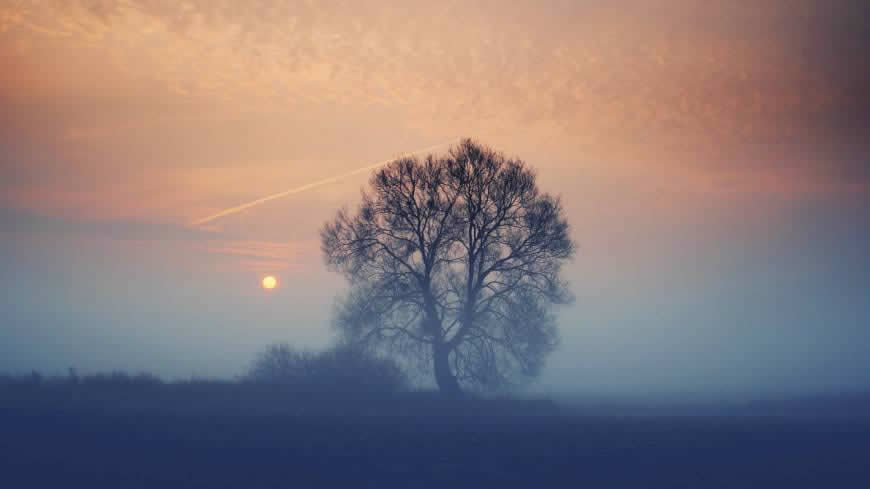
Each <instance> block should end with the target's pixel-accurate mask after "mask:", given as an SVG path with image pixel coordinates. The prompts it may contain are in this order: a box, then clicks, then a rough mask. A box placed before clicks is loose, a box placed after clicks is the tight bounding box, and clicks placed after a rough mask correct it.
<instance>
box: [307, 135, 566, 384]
mask: <svg viewBox="0 0 870 489" xmlns="http://www.w3.org/2000/svg"><path fill="white" fill-rule="evenodd" d="M321 241H322V250H323V253H324V255H325V258H326V262H327V264H328V265H329V266H330V267H331V268H333V269H335V270H337V271H339V272H341V273H343V274H344V275H345V277H346V278H347V280H348V282H349V283H350V285H351V289H350V292H349V294H348V295H347V296H346V297H345V298H344V300H343V301H342V302H341V304H340V306H339V308H338V314H337V325H338V327H339V328H340V330H341V331H342V332H343V333H344V334H345V336H346V337H347V338H348V339H349V340H350V341H352V342H354V343H355V344H360V345H365V346H366V347H371V348H376V349H386V350H388V351H390V352H391V353H394V354H398V355H403V356H405V357H406V358H411V359H415V360H416V361H418V362H419V363H418V364H419V365H424V366H427V368H431V371H432V372H433V373H434V377H435V380H436V382H437V384H438V386H439V388H440V389H441V391H442V392H444V393H446V394H450V395H456V394H459V393H460V391H461V387H460V383H462V384H465V385H467V386H469V387H472V388H477V389H503V388H506V387H509V386H511V385H513V384H515V383H516V382H517V381H520V380H521V379H527V378H531V377H533V376H535V375H536V374H537V373H538V372H539V370H540V367H541V365H542V364H543V360H544V358H545V357H546V355H547V354H548V353H549V352H551V351H552V350H553V348H554V347H555V345H556V342H557V331H556V326H555V320H554V317H553V315H552V314H551V312H550V306H551V305H553V304H560V303H565V302H567V301H569V300H570V296H569V294H568V292H567V287H566V284H565V283H564V282H563V280H562V279H561V278H560V271H561V266H562V264H563V263H564V262H565V261H566V260H568V259H569V258H571V257H572V255H573V253H574V249H575V246H574V243H573V241H572V240H571V238H570V237H569V228H568V224H567V222H566V220H565V218H564V216H563V212H562V206H561V204H560V202H559V199H557V198H554V197H551V196H550V195H548V194H545V193H541V192H540V191H539V190H538V187H537V185H536V182H535V173H534V172H533V171H532V170H531V169H530V168H528V167H527V165H526V164H525V163H524V162H523V161H520V160H515V159H508V158H506V157H505V156H504V155H502V154H501V153H497V152H495V151H493V150H491V149H489V148H487V147H484V146H481V145H479V144H477V143H475V142H473V141H471V140H468V139H466V140H464V141H463V142H462V143H461V144H459V145H458V146H457V147H455V148H452V149H451V150H450V151H449V153H448V154H447V155H445V156H442V157H436V156H433V155H429V156H427V157H426V158H424V159H423V160H420V159H417V158H411V157H406V158H400V159H397V160H396V161H393V162H392V163H390V164H389V165H387V166H386V167H384V168H383V169H381V170H379V171H377V172H376V173H375V175H374V176H373V177H372V179H371V182H370V190H369V191H368V192H365V193H364V194H363V198H362V204H361V205H360V207H359V210H358V211H357V212H356V213H355V214H353V215H351V214H349V213H348V212H347V211H340V212H339V213H338V215H337V216H336V218H335V219H334V220H333V221H332V222H330V223H328V224H327V225H326V226H325V227H324V228H323V230H322V232H321Z"/></svg>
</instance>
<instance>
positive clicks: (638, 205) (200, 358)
mask: <svg viewBox="0 0 870 489" xmlns="http://www.w3.org/2000/svg"><path fill="white" fill-rule="evenodd" d="M722 3H726V2H722ZM759 3H761V5H759ZM861 6H862V5H861V2H857V1H848V0H835V1H833V2H823V1H821V0H794V1H792V0H788V1H787V0H773V1H768V2H755V1H748V0H747V1H743V0H741V1H736V2H727V5H714V4H711V2H704V1H700V0H697V1H696V0H674V1H667V2H665V1H639V0H638V1H631V0H619V1H615V2H591V1H552V2H545V3H543V4H542V3H541V2H525V1H520V2H510V5H508V4H507V3H506V2H505V3H502V2H488V1H484V2H477V3H476V4H475V5H473V6H470V5H467V4H466V2H457V1H446V2H376V3H375V4H374V5H368V4H367V5H365V6H363V5H362V4H358V3H357V2H340V1H325V2H278V1H268V0H258V1H249V2H236V1H231V0H226V1H209V0H193V1H187V2H173V1H162V0H117V1H111V0H101V1H96V2H94V1H84V0H45V1H41V2H22V1H10V0H0V155H2V156H0V288H2V290H3V291H4V293H3V294H2V296H0V321H2V322H0V372H28V371H30V370H31V369H37V370H41V371H45V372H63V371H66V369H67V368H68V367H71V366H73V367H77V368H78V369H79V370H80V371H83V372H88V371H95V370H111V369H123V370H130V371H138V370H147V371H151V372H154V373H156V374H160V375H164V376H168V377H176V376H178V377H187V376H190V375H192V374H193V375H198V376H227V377H228V376H234V375H237V374H240V373H241V372H242V371H243V370H244V369H245V368H246V367H247V366H248V364H249V362H250V360H251V359H252V358H253V355H254V353H255V352H256V351H258V350H260V349H261V348H262V347H263V346H264V345H266V344H268V343H272V342H276V341H284V342H289V343H292V344H295V345H300V346H312V347H316V346H319V345H324V344H326V343H328V342H329V341H330V339H331V335H332V331H331V329H330V326H329V325H330V319H331V311H332V304H333V301H334V299H335V298H336V296H337V295H338V294H339V293H340V291H341V290H343V288H344V283H343V281H342V279H341V277H339V276H338V275H336V274H333V273H330V272H328V271H327V270H326V267H325V266H324V264H323V260H322V257H321V254H320V248H319V238H318V230H319V229H320V227H321V226H322V225H323V224H324V223H325V222H326V221H327V220H328V219H329V218H331V217H332V216H333V215H334V214H335V212H336V211H337V210H338V209H340V208H341V207H342V206H349V207H350V208H353V207H355V206H356V205H357V204H358V202H359V200H360V199H359V189H360V188H361V187H362V186H364V185H365V184H366V181H367V178H368V176H367V175H368V174H367V173H360V174H355V175H351V176H349V177H347V178H345V179H342V180H340V181H336V182H329V183H328V184H326V185H321V186H317V187H314V188H310V189H307V190H306V191H305V192H299V193H294V194H292V195H287V196H285V197H283V198H280V199H274V200H270V201H268V202H264V203H262V204H260V205H257V206H252V207H250V208H247V209H244V210H241V211H240V212H237V213H234V214H230V215H226V216H223V217H221V218H220V219H215V220H212V221H209V222H207V223H202V224H200V225H194V224H191V223H193V222H196V221H197V220H201V219H203V218H206V217H208V216H212V215H214V214H216V213H218V212H220V211H222V210H224V209H229V208H233V207H235V206H238V205H240V204H244V203H246V202H251V201H255V200H257V199H260V198H263V197H266V196H270V195H274V194H277V193H279V192H283V191H286V190H288V189H295V188H299V187H303V186H306V185H309V184H311V183H316V182H320V181H323V180H325V179H330V178H332V177H335V176H339V175H344V174H346V173H349V172H352V171H354V170H356V169H359V168H362V167H366V166H369V165H372V164H374V163H377V162H379V161H383V160H385V159H387V158H391V157H393V156H397V155H399V154H400V153H403V152H410V151H415V150H418V149H421V148H428V147H431V146H432V145H435V144H439V143H442V142H444V141H452V140H454V139H455V138H456V137H458V136H470V137H473V138H475V139H477V140H478V141H480V142H482V143H485V144H488V145H491V146H492V147H493V148H495V149H497V150H500V151H504V152H505V153H506V154H508V155H511V156H514V155H515V156H518V157H520V158H522V159H524V160H525V161H527V162H528V163H529V164H530V165H532V166H533V167H535V168H536V169H537V171H538V179H539V184H540V186H541V188H542V189H543V190H545V191H547V192H551V193H554V194H559V195H561V197H562V201H563V204H564V207H565V214H566V216H567V218H568V220H569V222H570V224H571V225H572V232H573V237H574V238H575V239H576V241H577V242H578V244H579V249H578V252H577V256H576V259H575V260H574V261H573V263H572V264H571V265H570V266H569V268H568V270H567V273H566V276H567V278H568V279H569V280H570V281H571V283H572V289H573V291H574V294H575V295H576V298H577V300H576V302H575V303H574V304H573V305H571V306H568V307H565V308H562V309H560V310H559V316H560V329H561V336H562V341H561V345H560V348H559V349H558V350H557V351H556V352H555V353H554V354H553V355H552V357H551V358H550V360H549V362H548V366H547V368H546V369H545V370H544V372H543V374H542V376H541V379H540V381H539V383H538V385H537V387H536V389H539V390H544V391H547V392H559V393H572V394H589V393H593V394H616V395H638V394H645V393H660V394H661V393H671V394H683V395H701V396H708V395H709V396H733V395H752V396H760V395H771V394H808V393H818V392H836V391H840V390H848V391H854V390H868V389H870V355H868V354H867V353H868V347H870V300H868V290H870V257H868V253H867V251H866V250H868V249H870V226H868V223H870V160H868V155H870V152H868V150H870V148H868V138H867V136H868V134H870V131H868V129H870V117H868V114H870V95H868V92H867V89H866V87H867V86H870V62H868V61H867V59H868V57H867V56H866V52H867V48H868V47H870V31H868V28H867V26H866V22H865V21H864V17H863V16H862V15H861V9H860V7H861ZM443 149H444V148H441V149H438V150H437V151H443ZM267 275H272V276H274V277H276V282H277V287H276V288H274V289H272V290H269V291H266V290H263V288H261V282H262V280H263V279H264V277H266V276H267Z"/></svg>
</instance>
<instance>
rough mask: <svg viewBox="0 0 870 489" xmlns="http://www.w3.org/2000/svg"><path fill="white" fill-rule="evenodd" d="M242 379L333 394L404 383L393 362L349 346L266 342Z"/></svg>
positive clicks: (386, 389) (380, 389)
mask: <svg viewBox="0 0 870 489" xmlns="http://www.w3.org/2000/svg"><path fill="white" fill-rule="evenodd" d="M245 379H246V380H247V381H249V382H259V383H269V384H280V385H284V386H287V387H289V388H295V389H298V390H304V391H307V392H312V391H317V392H331V393H336V394H346V393H350V392H358V393H385V392H394V391H398V390H401V389H404V388H405V387H406V384H407V380H406V378H405V374H404V373H403V372H402V370H401V368H399V366H398V365H397V364H396V362H394V361H392V360H390V359H387V358H380V357H378V356H376V355H374V354H372V353H370V352H366V351H362V350H359V349H356V348H353V347H352V346H350V345H339V346H336V347H333V348H331V349H328V350H325V351H322V352H317V353H315V352H310V351H305V350H295V349H293V348H291V347H290V346H289V345H287V344H283V343H282V344H274V345H269V346H268V347H266V349H265V350H263V351H262V352H261V353H260V354H259V355H258V356H257V357H256V359H255V360H254V362H253V364H252V365H251V369H250V370H249V371H248V374H247V376H246V377H245Z"/></svg>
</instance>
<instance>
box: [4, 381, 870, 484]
mask: <svg viewBox="0 0 870 489" xmlns="http://www.w3.org/2000/svg"><path fill="white" fill-rule="evenodd" d="M218 390H220V389H218ZM7 394H8V393H7ZM199 397H203V396H199ZM10 399H11V396H8V395H7V396H6V398H5V402H4V404H2V407H0V479H2V481H3V482H2V483H0V486H2V487H8V488H15V489H18V488H29V487H47V488H58V487H66V488H69V487H86V488H97V487H111V488H126V487H141V488H146V487H148V488H151V487H154V488H169V487H208V488H281V487H287V488H290V487H296V488H317V487H363V488H368V487H372V488H374V487H377V488H392V487H396V488H415V487H420V488H423V487H438V488H455V487H480V488H487V487H493V488H494V487H590V488H607V487H626V488H647V487H662V488H743V487H745V488H776V487H786V488H803V487H806V488H851V487H854V488H865V487H870V464H868V460H870V420H868V419H867V418H860V417H831V418H824V417H822V418H819V417H806V416H803V417H788V416H750V415H740V416H724V415H703V416H701V415H697V416H688V415H684V416H666V415H643V416H625V415H620V416H616V415H614V416H606V415H601V414H596V415H588V414H587V415H580V414H577V413H574V412H566V411H565V410H564V409H563V410H561V411H560V410H558V409H550V408H548V404H547V403H526V404H524V405H523V407H522V408H518V409H508V408H505V406H508V405H510V401H491V402H489V403H488V404H487V403H483V402H468V403H466V404H462V403H449V404H448V403H443V402H442V403H439V402H437V401H433V400H427V399H417V400H412V401H408V400H401V399H397V400H391V401H389V404H390V405H391V406H392V407H390V408H384V409H382V410H380V412H381V413H384V412H385V410H389V412H392V413H393V414H391V415H386V414H381V415H378V414H371V413H376V412H378V410H376V409H374V407H373V404H372V403H371V402H369V401H364V400H359V399H357V400H354V399H348V400H346V401H345V403H344V404H343V406H342V410H341V412H339V411H338V410H334V411H333V412H332V414H329V415H319V414H316V413H315V412H312V411H307V412H297V413H283V412H281V410H279V409H272V410H269V409H265V410H259V411H257V410H251V409H247V408H246V407H245V406H244V403H242V404H241V405H236V406H233V407H232V408H221V409H214V405H212V406H211V407H209V408H205V407H202V406H204V405H202V404H201V405H200V406H199V407H196V408H193V409H157V408H155V407H154V406H147V407H143V406H141V405H140V406H138V407H130V406H127V407H126V408H123V409H119V408H117V407H116V406H115V404H111V403H108V404H107V403H106V402H102V403H92V404H89V405H85V404H81V403H78V404H76V403H75V402H70V403H69V404H68V405H59V404H57V403H55V402H54V401H52V402H50V403H41V404H39V403H35V404H32V405H25V404H26V403H25V402H24V401H22V399H21V396H20V395H19V396H18V398H17V399H12V400H10ZM164 399H165V397H164ZM379 402H384V401H379ZM299 404H305V402H304V401H303V400H300V401H299ZM309 404H310V403H309ZM385 405H386V404H385ZM398 405H404V407H405V409H397V406H398ZM424 406H425V407H424ZM169 407H171V406H169ZM382 407H383V406H382ZM487 410H494V411H496V412H499V413H500V414H496V415H494V416H485V415H484V414H483V413H485V412H486V411H487ZM415 412H420V413H421V414H419V415H418V414H414V413H415ZM439 412H440V413H441V414H439ZM364 413H370V414H364Z"/></svg>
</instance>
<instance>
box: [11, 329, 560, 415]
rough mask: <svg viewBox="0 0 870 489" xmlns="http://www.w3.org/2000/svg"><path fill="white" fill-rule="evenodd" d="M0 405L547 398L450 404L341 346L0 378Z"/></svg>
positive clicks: (522, 408)
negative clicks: (143, 368)
mask: <svg viewBox="0 0 870 489" xmlns="http://www.w3.org/2000/svg"><path fill="white" fill-rule="evenodd" d="M0 408H13V409H14V408H24V409H42V410H57V409H62V410H80V409H87V410H94V409H98V410H104V411H118V410H121V411H130V410H133V411H141V410H144V411H161V412H168V413H180V412H181V413H183V412H206V413H239V414H306V415H308V414H311V415H321V414H324V415H330V414H336V415H354V414H361V415H403V414H408V415H420V414H426V413H431V414H436V415H438V414H440V415H458V416H477V415H486V416H489V415H493V414H495V415H498V414H552V413H553V412H554V409H555V406H554V404H553V403H552V402H549V401H519V400H509V399H507V398H501V399H491V398H490V399H480V398H473V397H471V396H468V397H466V398H465V399H463V400H461V401H458V400H455V399H452V400H449V399H445V398H443V396H442V395H441V394H439V393H438V392H437V391H431V390H421V389H415V388H414V387H413V386H412V384H411V382H409V380H408V378H407V376H406V375H405V373H404V372H403V371H402V369H401V368H400V367H399V366H398V365H397V364H396V363H395V362H394V361H392V360H390V359H386V358H382V357H378V356H376V355H373V354H370V353H366V352H363V351H359V350H355V349H352V348H347V347H333V348H330V349H328V350H325V351H321V352H311V351H304V350H297V349H294V348H291V347H290V346H288V345H284V344H278V345H271V346H269V347H267V348H266V349H264V350H263V351H262V352H261V353H260V354H259V355H258V356H257V357H256V359H255V360H254V362H253V363H252V365H251V367H250V368H249V369H248V371H247V372H245V373H244V374H243V375H241V376H239V377H237V378H235V379H202V378H191V379H186V380H172V381H167V380H164V379H161V378H160V377H158V376H156V375H153V374H150V373H138V374H129V373H126V372H121V371H116V372H111V373H96V374H88V375H79V374H78V373H77V371H76V370H75V369H70V370H69V371H68V373H67V375H56V376H43V375H42V374H40V373H38V372H32V373H30V374H25V375H0Z"/></svg>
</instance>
